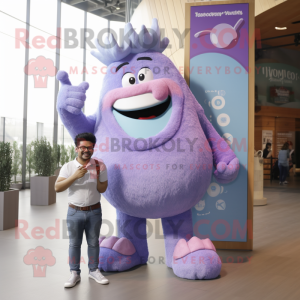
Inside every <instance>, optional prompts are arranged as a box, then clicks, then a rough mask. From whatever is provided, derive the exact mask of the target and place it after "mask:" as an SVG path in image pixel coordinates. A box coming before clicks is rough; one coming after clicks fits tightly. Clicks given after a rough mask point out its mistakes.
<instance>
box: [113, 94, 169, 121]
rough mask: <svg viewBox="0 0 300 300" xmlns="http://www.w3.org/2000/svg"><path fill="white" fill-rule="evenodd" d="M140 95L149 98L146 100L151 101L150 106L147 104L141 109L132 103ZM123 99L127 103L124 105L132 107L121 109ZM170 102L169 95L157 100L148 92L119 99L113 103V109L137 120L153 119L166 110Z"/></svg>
mask: <svg viewBox="0 0 300 300" xmlns="http://www.w3.org/2000/svg"><path fill="white" fill-rule="evenodd" d="M140 97H144V98H148V99H149V98H150V99H149V100H148V99H146V100H148V102H153V103H152V105H151V106H150V105H149V106H148V107H146V108H142V109H141V108H140V107H139V105H134V104H135V103H134V102H135V101H138V100H139V98H140ZM151 97H152V98H153V100H155V101H153V100H152V99H151ZM132 100H133V101H132ZM151 100H152V101H151ZM125 101H126V103H127V105H126V106H127V107H129V106H130V107H132V108H130V109H128V108H127V110H122V107H123V105H122V104H123V102H125ZM128 102H129V103H128ZM144 102H145V101H144ZM130 104H131V105H130ZM170 104H171V97H170V96H168V98H167V99H165V100H164V101H158V100H156V99H155V98H154V97H153V96H152V94H150V93H149V94H144V95H139V96H135V97H131V98H123V99H119V100H117V101H116V102H115V104H114V105H113V109H114V110H116V111H117V112H118V113H120V114H121V115H123V116H125V117H127V118H131V119H138V120H149V119H154V118H156V117H159V116H161V115H162V114H163V113H164V112H166V111H167V109H168V108H169V106H170ZM118 108H119V109H118Z"/></svg>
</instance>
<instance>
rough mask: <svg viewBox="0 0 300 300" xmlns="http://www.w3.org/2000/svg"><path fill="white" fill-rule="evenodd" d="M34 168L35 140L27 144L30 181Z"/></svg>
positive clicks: (27, 169)
mask: <svg viewBox="0 0 300 300" xmlns="http://www.w3.org/2000/svg"><path fill="white" fill-rule="evenodd" d="M32 170H33V142H31V143H30V144H28V145H27V146H26V172H28V181H30V176H31V173H32ZM26 180H27V179H26Z"/></svg>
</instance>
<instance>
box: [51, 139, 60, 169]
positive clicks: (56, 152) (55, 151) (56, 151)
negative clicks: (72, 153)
mask: <svg viewBox="0 0 300 300" xmlns="http://www.w3.org/2000/svg"><path fill="white" fill-rule="evenodd" d="M59 161H60V145H58V144H54V145H53V148H52V170H51V173H52V174H54V171H55V170H56V169H57V168H58V167H59Z"/></svg>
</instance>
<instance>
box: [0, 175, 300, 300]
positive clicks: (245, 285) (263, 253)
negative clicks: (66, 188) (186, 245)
mask: <svg viewBox="0 0 300 300" xmlns="http://www.w3.org/2000/svg"><path fill="white" fill-rule="evenodd" d="M290 181H291V183H290V184H289V185H288V186H279V185H278V182H273V183H272V184H270V183H268V182H265V186H266V188H265V197H267V199H268V205H267V206H263V207H254V251H225V250H223V251H221V250H219V251H218V254H219V255H220V257H221V258H222V260H223V266H222V270H221V276H220V278H218V279H215V280H209V281H191V280H185V279H181V278H178V277H176V276H175V275H174V274H173V271H172V269H170V268H167V267H166V266H165V265H164V264H159V257H164V253H165V250H164V241H163V240H162V239H155V235H154V234H153V235H152V236H150V237H149V240H148V242H149V251H150V256H151V263H148V264H147V265H144V266H141V267H137V268H135V269H133V270H130V271H127V272H123V273H107V274H105V275H106V276H107V278H109V280H110V284H109V285H107V286H103V285H100V284H97V283H96V282H95V281H93V280H91V279H89V278H88V276H87V273H88V267H87V245H86V241H84V243H83V245H82V257H83V258H82V264H81V269H82V273H81V277H82V280H81V283H79V284H78V285H77V286H76V287H74V288H72V289H64V287H63V284H64V282H65V281H66V279H68V277H69V266H68V239H67V236H66V228H65V225H64V224H65V222H64V220H65V219H66V212H67V198H66V196H67V194H66V192H63V193H60V194H57V202H56V204H54V205H51V206H48V207H37V206H31V205H30V190H22V191H21V192H20V208H19V218H20V220H22V221H21V222H22V227H23V225H25V226H28V228H27V229H24V230H23V231H24V232H25V233H27V235H28V236H26V238H25V237H24V235H23V234H22V233H20V236H19V237H18V236H17V235H16V233H17V231H16V230H15V229H11V230H6V231H1V232H0V254H1V255H0V299H1V300H8V299H12V300H15V299H22V300H27V299H28V300H29V299H30V300H35V299H45V300H46V299H47V300H48V299H49V300H50V299H51V300H53V299H57V300H58V299H59V300H64V299H66V300H67V299H70V300H71V299H72V300H79V299H98V298H99V299H109V300H114V299H122V300H123V299H124V300H125V299H130V300H135V299H137V300H139V299H155V300H160V299H172V300H173V299H180V298H181V299H183V298H184V299H202V300H205V299H209V300H212V299H231V300H239V299H243V300H244V299H246V300H247V299H265V300H268V299H272V300H273V299H280V300H281V299H295V300H296V299H297V300H298V299H300V284H299V281H300V259H299V253H300V180H299V178H293V179H292V180H290ZM292 181H293V182H292ZM101 202H102V207H103V208H102V212H103V217H104V219H106V220H107V221H106V222H111V223H112V224H115V218H116V215H115V210H114V208H113V207H112V206H111V205H110V204H109V203H108V202H107V201H106V200H105V199H104V198H102V200H101ZM55 220H58V221H57V222H58V224H59V225H58V226H59V230H58V231H59V237H58V239H49V238H48V237H47V236H45V234H38V235H40V236H41V238H40V239H36V238H34V237H33V235H32V232H31V231H32V229H33V228H34V227H36V226H38V227H41V229H40V230H41V232H42V231H43V230H44V231H46V229H47V228H49V227H51V226H55ZM150 221H151V223H152V224H153V226H158V230H160V232H162V229H161V225H160V222H158V220H150ZM154 228H155V227H154ZM107 231H108V226H107V225H103V226H102V228H101V234H105V233H107ZM52 234H54V232H52ZM37 246H42V247H44V248H46V249H50V250H51V251H52V254H53V256H54V257H55V259H56V262H55V264H54V265H53V266H48V267H47V269H46V276H45V277H34V276H33V268H32V266H31V265H26V264H25V263H24V262H23V258H24V256H25V255H26V253H27V251H28V250H30V249H35V248H36V247H37ZM232 260H233V261H234V263H230V262H231V261H232ZM238 262H239V263H238ZM240 262H242V263H240Z"/></svg>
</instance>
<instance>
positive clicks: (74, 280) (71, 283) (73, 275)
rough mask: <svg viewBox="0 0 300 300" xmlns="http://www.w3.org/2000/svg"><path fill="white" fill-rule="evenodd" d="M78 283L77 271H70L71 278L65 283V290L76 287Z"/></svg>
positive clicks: (78, 275)
mask: <svg viewBox="0 0 300 300" xmlns="http://www.w3.org/2000/svg"><path fill="white" fill-rule="evenodd" d="M79 281H80V274H77V271H71V277H70V278H69V280H68V281H67V282H66V283H65V287H66V288H71V287H73V286H75V285H76V283H77V282H79Z"/></svg>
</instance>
